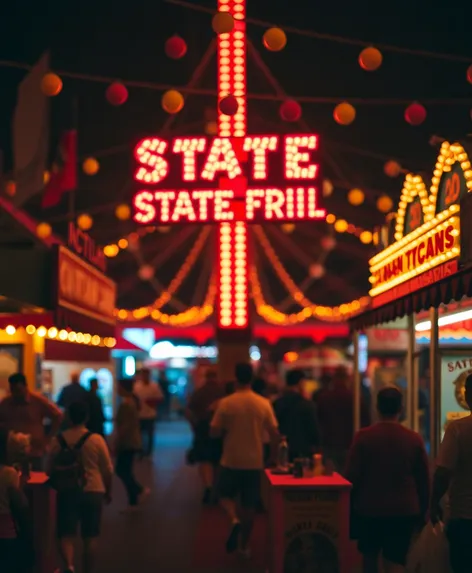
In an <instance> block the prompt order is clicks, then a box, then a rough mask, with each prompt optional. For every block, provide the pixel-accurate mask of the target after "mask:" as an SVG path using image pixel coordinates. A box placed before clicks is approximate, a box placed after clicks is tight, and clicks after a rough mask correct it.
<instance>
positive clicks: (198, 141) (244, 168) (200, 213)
mask: <svg viewBox="0 0 472 573" xmlns="http://www.w3.org/2000/svg"><path fill="white" fill-rule="evenodd" d="M318 153H319V151H318V137H317V136H316V135H312V134H301V135H285V136H278V135H251V136H247V137H243V138H230V137H214V138H210V137H183V138H176V139H174V140H172V141H167V140H164V139H162V138H157V137H150V138H146V139H143V140H142V141H140V142H139V143H138V145H137V146H136V148H135V153H134V157H135V160H136V166H135V169H134V180H135V181H136V183H138V184H139V188H138V190H137V192H136V194H135V196H134V199H133V205H134V209H135V212H134V219H135V221H136V222H137V223H141V224H143V225H149V224H154V223H155V224H160V223H162V224H169V223H176V224H178V223H190V222H193V223H224V222H231V221H243V222H247V223H257V222H262V221H272V222H283V221H303V220H316V219H324V217H325V211H324V209H322V208H321V207H320V205H319V196H320V191H319V189H320V182H321V179H320V173H319V163H318V160H317V158H318Z"/></svg>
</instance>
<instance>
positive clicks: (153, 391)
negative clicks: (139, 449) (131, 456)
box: [133, 368, 164, 458]
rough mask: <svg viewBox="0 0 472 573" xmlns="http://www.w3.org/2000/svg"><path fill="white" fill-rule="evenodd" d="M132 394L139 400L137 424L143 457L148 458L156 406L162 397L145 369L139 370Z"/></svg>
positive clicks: (150, 449)
mask: <svg viewBox="0 0 472 573" xmlns="http://www.w3.org/2000/svg"><path fill="white" fill-rule="evenodd" d="M133 392H134V394H135V395H136V396H137V398H138V399H139V423H140V426H141V437H142V442H143V456H144V457H147V458H150V457H151V456H152V451H153V448H154V429H155V425H156V417H157V406H158V405H159V403H160V402H162V400H163V399H164V396H163V394H162V390H161V388H160V387H159V385H158V384H156V383H155V382H152V381H151V373H150V371H149V370H148V369H147V368H143V369H142V370H141V372H140V376H139V379H138V380H137V382H136V384H135V385H134V388H133Z"/></svg>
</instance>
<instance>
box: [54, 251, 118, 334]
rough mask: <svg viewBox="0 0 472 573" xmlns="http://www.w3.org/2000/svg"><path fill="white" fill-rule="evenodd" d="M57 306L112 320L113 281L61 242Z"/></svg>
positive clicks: (113, 310) (58, 262)
mask: <svg viewBox="0 0 472 573" xmlns="http://www.w3.org/2000/svg"><path fill="white" fill-rule="evenodd" d="M56 289H57V301H56V302H57V306H59V307H62V308H67V309H68V310H72V311H74V312H77V313H78V314H82V315H85V316H89V317H90V318H94V319H96V320H99V321H101V322H106V323H109V324H114V323H115V317H114V312H115V303H116V285H115V283H114V282H113V281H112V280H110V279H109V278H108V277H106V276H105V275H104V274H103V273H101V272H100V271H98V270H97V269H96V268H94V267H93V266H92V265H89V264H88V263H86V262H85V261H84V260H83V259H81V258H80V257H78V256H77V255H75V254H74V253H72V252H71V251H69V250H68V249H67V248H65V247H63V246H59V247H58V255H57V285H56Z"/></svg>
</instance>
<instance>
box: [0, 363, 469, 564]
mask: <svg viewBox="0 0 472 573" xmlns="http://www.w3.org/2000/svg"><path fill="white" fill-rule="evenodd" d="M234 378H235V379H234V381H232V382H230V383H227V384H222V383H221V382H220V381H219V380H218V377H217V374H216V371H215V370H213V369H211V368H210V369H208V371H207V373H206V378H205V382H204V384H203V385H202V386H200V387H199V388H197V389H196V390H195V391H194V392H193V394H192V395H191V396H190V398H189V401H188V407H187V410H186V417H187V419H188V420H189V423H190V425H191V427H192V430H193V435H194V440H193V445H192V448H191V449H190V450H189V452H188V454H187V460H188V462H189V463H190V464H197V465H198V469H199V475H200V477H201V481H202V485H203V503H204V504H205V505H206V504H216V503H218V504H219V505H220V506H221V508H222V509H223V510H224V511H225V513H226V515H227V517H228V524H229V529H228V536H227V541H226V550H227V551H228V552H229V553H233V552H236V551H238V552H239V553H240V554H241V555H242V556H243V557H249V555H250V546H249V543H250V538H251V530H252V526H253V523H254V518H255V515H256V513H257V512H258V511H260V510H261V509H263V508H262V507H261V506H262V501H261V474H262V470H263V469H264V467H268V466H271V465H274V464H276V463H277V453H278V447H279V445H280V442H281V441H283V443H284V444H287V447H288V452H287V453H288V461H289V462H291V461H293V460H295V459H297V458H309V457H312V456H313V455H315V454H322V455H323V456H324V458H325V460H329V461H330V462H331V463H332V464H333V465H334V466H335V468H336V469H337V471H339V472H340V473H343V474H344V476H345V477H346V478H347V479H348V480H349V481H350V482H351V483H352V495H351V536H352V537H353V538H354V539H356V540H357V544H358V548H359V551H360V552H361V553H362V555H363V557H364V572H365V573H377V572H378V571H384V572H386V573H397V572H400V571H404V570H405V564H406V562H407V558H408V552H409V549H410V547H411V545H412V541H413V539H414V537H415V534H416V533H418V532H419V531H421V530H422V528H423V527H424V525H425V524H426V523H427V521H429V522H430V523H432V524H433V525H434V526H436V525H437V524H440V523H443V521H446V522H447V535H448V539H449V548H450V562H451V568H452V571H453V572H454V573H465V571H469V570H470V559H469V534H470V533H472V457H471V456H470V451H471V448H472V417H471V416H468V417H466V418H463V419H461V420H456V421H453V422H451V423H450V424H449V425H448V427H447V430H446V433H445V436H444V439H443V442H442V444H441V448H440V452H439V456H438V459H437V461H436V468H435V471H434V475H433V476H430V464H429V459H428V455H427V453H426V450H425V446H424V444H423V441H422V438H421V437H420V435H419V434H417V433H416V432H414V431H412V430H410V429H408V428H406V427H405V426H404V424H402V423H401V419H402V412H403V409H404V408H403V395H402V393H401V391H400V390H398V389H397V388H395V387H387V388H384V389H382V390H380V391H379V392H378V394H377V396H376V409H377V420H376V422H375V423H373V424H371V420H370V419H369V414H370V412H369V410H368V408H364V409H363V412H362V416H361V421H362V425H363V426H364V427H363V428H362V429H361V430H359V431H358V432H357V433H356V434H355V435H354V432H353V401H354V399H353V394H352V389H351V388H350V380H349V376H348V374H347V372H346V371H345V370H343V369H339V370H337V371H336V372H334V373H333V374H332V375H330V376H325V377H324V378H323V380H322V384H321V387H320V389H319V390H318V391H317V392H316V393H315V394H314V395H313V396H307V395H306V393H305V376H304V373H303V372H302V371H298V370H292V371H289V372H288V373H287V375H286V380H285V385H284V387H283V388H282V389H279V390H274V389H273V388H271V387H270V386H269V385H268V384H267V383H266V382H265V381H264V379H263V378H260V377H257V376H255V375H254V372H253V369H252V366H251V365H250V364H248V363H241V364H238V365H237V366H236V368H235V372H234ZM9 384H10V395H9V396H8V397H6V398H4V400H3V401H2V402H1V403H0V556H1V571H2V573H3V571H5V573H23V572H26V571H28V570H29V569H28V568H30V567H31V565H32V564H33V562H34V551H33V534H32V526H31V521H30V519H29V517H30V515H29V511H28V501H27V497H26V496H25V490H24V485H25V484H24V483H23V482H24V481H25V475H24V473H19V472H18V471H17V469H15V467H13V466H12V464H13V461H12V459H11V458H10V453H11V452H10V442H11V439H12V435H15V433H18V432H21V433H22V434H28V435H29V437H30V450H29V460H30V462H31V464H32V468H33V469H34V470H45V471H46V472H47V473H48V475H49V479H50V484H51V487H53V488H55V489H56V491H57V516H56V519H57V521H56V530H57V537H58V551H59V555H60V557H61V560H62V565H63V571H64V572H65V573H72V572H73V571H74V564H75V562H76V559H77V557H79V556H76V555H74V550H75V547H76V543H75V541H76V536H77V534H78V532H79V530H80V534H81V537H82V541H83V544H82V554H81V556H80V558H81V561H82V571H83V573H91V572H92V571H93V569H94V557H95V554H96V546H97V541H98V539H99V535H100V526H101V516H102V510H103V507H104V505H105V504H106V503H109V502H110V501H111V499H112V482H113V480H112V478H113V474H114V473H115V474H116V476H117V477H118V478H119V479H120V480H121V482H122V484H123V486H124V489H125V491H126V494H127V500H128V505H127V507H126V508H125V511H135V510H136V508H137V507H138V505H139V503H140V502H141V501H142V500H143V498H144V497H145V496H146V495H147V494H148V493H149V490H148V488H146V487H145V486H144V485H142V484H140V483H139V482H138V480H137V479H136V476H135V471H134V466H135V461H136V459H137V458H139V459H142V460H146V459H149V458H150V457H151V455H152V448H153V444H154V430H155V420H156V415H157V411H158V409H159V405H160V404H162V402H163V401H165V395H164V393H163V392H162V389H160V387H159V385H158V384H156V383H154V382H152V380H151V376H150V372H149V371H147V370H143V371H141V372H140V375H139V377H138V379H137V380H136V381H134V380H124V381H121V382H120V383H119V396H120V401H119V407H118V410H117V412H116V417H115V420H114V434H113V439H112V440H111V441H108V442H107V440H106V439H105V437H104V432H103V425H104V421H105V420H104V416H103V409H102V407H101V402H100V398H99V395H98V393H97V388H98V386H97V382H96V381H91V384H90V390H89V391H87V390H85V389H84V388H82V386H81V385H80V384H79V379H78V377H77V376H75V375H73V376H72V379H71V382H70V384H68V385H67V386H65V387H64V389H63V390H62V392H61V393H60V396H59V398H58V404H57V405H55V404H53V403H51V402H49V401H48V400H47V399H46V398H44V397H42V396H40V395H38V394H36V393H34V392H31V391H30V390H29V389H28V385H27V381H26V379H25V377H24V375H23V374H21V373H18V374H14V375H12V376H10V378H9ZM465 398H466V401H467V403H468V404H469V407H472V375H470V376H469V377H468V378H467V380H466V383H465ZM45 420H47V421H48V424H45V423H44V422H45ZM113 456H114V458H115V462H114V465H113V463H112V457H113ZM21 469H22V470H24V466H22V468H21ZM381 562H383V564H382V565H380V564H381ZM381 567H382V568H381Z"/></svg>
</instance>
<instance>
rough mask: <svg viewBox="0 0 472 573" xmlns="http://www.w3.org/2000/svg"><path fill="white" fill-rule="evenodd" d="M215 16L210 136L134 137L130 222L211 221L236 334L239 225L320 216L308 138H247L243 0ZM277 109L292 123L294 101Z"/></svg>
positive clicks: (240, 320)
mask: <svg viewBox="0 0 472 573" xmlns="http://www.w3.org/2000/svg"><path fill="white" fill-rule="evenodd" d="M217 10H218V12H227V13H229V14H231V16H233V19H234V28H233V29H232V30H231V31H230V32H226V33H219V34H218V39H217V42H218V86H217V93H218V107H217V109H218V136H217V137H184V138H177V139H174V140H173V142H172V144H169V142H167V141H165V140H163V139H162V138H159V137H151V138H146V139H143V140H142V141H141V142H140V143H139V144H138V145H137V146H136V149H135V158H136V161H137V163H138V166H137V167H136V169H135V172H134V178H135V180H136V181H137V182H138V183H139V191H138V192H137V193H136V195H135V197H134V200H133V204H134V208H135V214H134V219H135V221H136V222H138V223H140V224H143V225H149V224H161V223H162V224H172V223H175V224H179V223H191V222H196V223H218V234H217V237H218V241H217V262H218V289H217V293H218V294H217V300H216V308H217V324H218V328H220V329H223V330H239V331H241V330H242V331H244V330H247V329H248V328H249V326H250V316H249V311H250V309H249V293H248V290H249V289H248V274H249V273H248V269H249V256H250V255H249V251H248V239H247V234H248V227H247V223H257V222H262V221H272V222H282V221H300V220H315V219H322V218H324V217H325V211H324V210H323V209H321V208H320V207H319V206H318V196H320V194H319V190H318V188H319V185H318V182H319V180H320V174H319V166H318V163H317V162H316V159H317V158H316V153H317V152H318V137H317V136H316V135H313V134H294V135H286V136H278V135H273V134H270V135H251V136H248V135H247V133H246V131H247V102H246V93H247V89H246V22H245V18H246V0H217ZM287 106H288V107H287ZM285 107H286V109H285V112H286V113H284V114H283V115H286V116H287V117H285V119H286V120H288V121H295V120H296V119H297V118H299V115H300V111H301V109H300V106H299V105H298V104H297V103H296V102H285ZM281 113H282V112H281ZM164 181H165V186H166V189H163V188H162V187H163V186H164ZM262 183H264V184H263V185H262ZM304 184H305V185H306V186H304ZM212 187H213V188H212Z"/></svg>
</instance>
